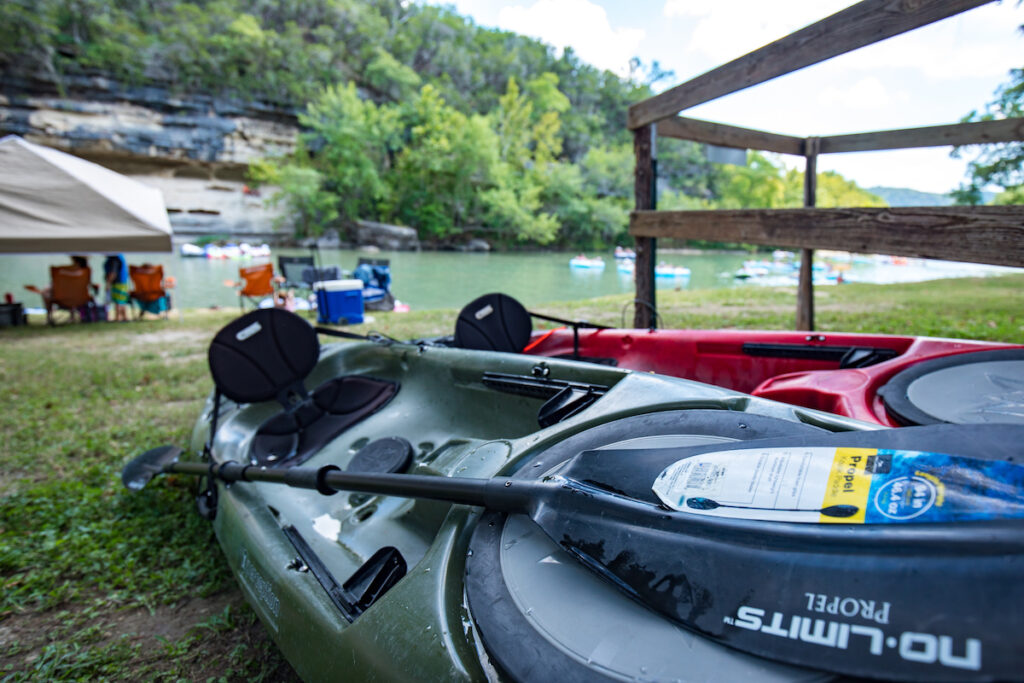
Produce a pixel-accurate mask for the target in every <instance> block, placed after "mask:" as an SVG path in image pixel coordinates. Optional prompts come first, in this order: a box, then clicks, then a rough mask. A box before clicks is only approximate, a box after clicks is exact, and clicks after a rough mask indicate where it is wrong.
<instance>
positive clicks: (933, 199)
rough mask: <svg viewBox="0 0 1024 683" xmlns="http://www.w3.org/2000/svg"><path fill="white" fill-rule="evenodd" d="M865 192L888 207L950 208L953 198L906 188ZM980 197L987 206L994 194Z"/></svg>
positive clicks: (868, 189) (984, 193) (984, 194)
mask: <svg viewBox="0 0 1024 683" xmlns="http://www.w3.org/2000/svg"><path fill="white" fill-rule="evenodd" d="M867 191H868V192H870V193H871V194H874V195H878V196H879V197H881V198H882V199H884V200H885V201H886V202H888V203H889V206H951V205H952V204H953V198H952V197H950V196H949V195H948V194H937V193H935V192H921V191H920V190H911V189H910V188H907V187H869V188H867ZM981 196H982V199H983V201H984V203H985V204H989V203H991V202H992V199H993V198H995V193H993V192H982V193H981Z"/></svg>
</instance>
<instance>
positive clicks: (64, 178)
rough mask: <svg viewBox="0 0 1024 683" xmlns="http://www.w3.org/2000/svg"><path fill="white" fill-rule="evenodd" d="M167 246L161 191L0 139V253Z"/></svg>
mask: <svg viewBox="0 0 1024 683" xmlns="http://www.w3.org/2000/svg"><path fill="white" fill-rule="evenodd" d="M125 251H129V252H130V251H171V224H170V222H169V221H168V220H167V209H166V208H165V207H164V200H163V195H162V194H161V193H160V191H159V190H157V189H154V188H152V187H148V186H146V185H143V184H142V183H139V182H137V181H135V180H132V179H131V178H127V177H125V176H123V175H121V174H120V173H115V172H114V171H111V170H108V169H106V168H103V167H102V166H99V165H97V164H94V163H92V162H89V161H85V160H84V159H79V158H78V157H75V156H72V155H70V154H65V153H64V152H59V151H57V150H55V149H50V148H49V147H43V146H41V145H36V144H33V143H31V142H27V141H26V140H23V139H21V138H20V137H17V136H14V135H10V136H7V137H5V138H2V139H0V253H51V252H62V253H67V254H70V253H90V252H93V253H117V252H125Z"/></svg>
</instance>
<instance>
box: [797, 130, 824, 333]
mask: <svg viewBox="0 0 1024 683" xmlns="http://www.w3.org/2000/svg"><path fill="white" fill-rule="evenodd" d="M819 146H820V142H819V140H818V138H807V140H806V142H805V143H804V158H805V159H806V160H807V164H806V168H805V169H804V207H806V208H812V207H814V205H815V203H816V199H817V194H818V148H819ZM796 329H798V330H807V331H811V330H813V329H814V250H813V249H802V250H801V251H800V284H799V285H798V287H797V292H796Z"/></svg>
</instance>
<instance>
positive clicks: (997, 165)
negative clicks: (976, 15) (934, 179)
mask: <svg viewBox="0 0 1024 683" xmlns="http://www.w3.org/2000/svg"><path fill="white" fill-rule="evenodd" d="M1022 29H1024V27H1022ZM1020 116H1024V69H1013V70H1011V71H1010V80H1009V82H1007V83H1005V84H1003V85H1002V86H1000V87H999V88H998V89H997V90H996V93H995V98H994V99H993V100H992V101H991V102H989V103H988V104H987V105H985V108H984V109H983V110H982V111H981V112H978V111H972V112H971V113H970V114H968V115H967V116H966V117H964V119H963V120H964V121H993V120H996V119H1008V118H1015V117H1020ZM963 151H964V148H962V147H958V148H956V149H955V150H953V153H952V156H953V157H954V158H959V157H960V156H961V154H962V153H963ZM967 174H968V176H969V178H968V180H967V182H966V183H963V184H961V186H960V187H959V188H958V189H957V190H955V191H954V192H953V193H952V194H953V197H954V199H955V200H956V202H957V203H958V204H972V205H973V204H981V203H983V200H982V191H983V190H984V189H985V187H986V186H988V185H998V186H1000V187H1002V188H1003V189H1004V192H1003V193H1002V194H1000V195H999V200H998V203H1005V204H1021V203H1024V142H1020V141H1017V142H1000V143H994V144H989V145H985V146H983V147H982V150H981V151H980V152H979V153H978V154H977V156H976V157H975V158H974V159H973V160H972V161H971V162H969V163H968V164H967Z"/></svg>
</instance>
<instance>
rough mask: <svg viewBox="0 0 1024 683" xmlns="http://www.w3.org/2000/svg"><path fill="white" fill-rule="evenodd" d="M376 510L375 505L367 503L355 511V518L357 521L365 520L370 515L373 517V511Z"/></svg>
mask: <svg viewBox="0 0 1024 683" xmlns="http://www.w3.org/2000/svg"><path fill="white" fill-rule="evenodd" d="M375 512H377V506H376V505H368V506H366V507H365V508H363V509H362V510H359V511H358V512H356V520H357V521H359V522H365V521H366V520H368V519H369V518H370V517H373V513H375Z"/></svg>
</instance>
